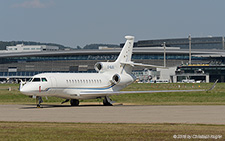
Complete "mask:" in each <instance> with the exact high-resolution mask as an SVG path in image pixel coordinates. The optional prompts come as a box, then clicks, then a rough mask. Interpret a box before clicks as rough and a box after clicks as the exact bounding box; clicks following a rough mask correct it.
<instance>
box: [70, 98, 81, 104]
mask: <svg viewBox="0 0 225 141" xmlns="http://www.w3.org/2000/svg"><path fill="white" fill-rule="evenodd" d="M70 104H71V106H78V105H79V100H77V99H71V100H70Z"/></svg>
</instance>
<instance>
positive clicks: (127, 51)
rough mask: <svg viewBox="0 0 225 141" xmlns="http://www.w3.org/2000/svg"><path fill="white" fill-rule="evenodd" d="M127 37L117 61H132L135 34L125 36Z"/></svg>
mask: <svg viewBox="0 0 225 141" xmlns="http://www.w3.org/2000/svg"><path fill="white" fill-rule="evenodd" d="M125 38H126V39H127V41H126V43H125V44H124V46H123V49H122V50H121V52H120V55H119V57H118V58H117V60H116V61H115V63H121V62H130V61H131V57H132V52H133V44H134V36H125Z"/></svg>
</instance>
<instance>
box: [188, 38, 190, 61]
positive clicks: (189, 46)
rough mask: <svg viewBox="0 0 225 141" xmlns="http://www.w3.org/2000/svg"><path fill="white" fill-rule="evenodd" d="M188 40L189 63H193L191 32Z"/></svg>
mask: <svg viewBox="0 0 225 141" xmlns="http://www.w3.org/2000/svg"><path fill="white" fill-rule="evenodd" d="M188 40H189V64H191V34H189V36H188Z"/></svg>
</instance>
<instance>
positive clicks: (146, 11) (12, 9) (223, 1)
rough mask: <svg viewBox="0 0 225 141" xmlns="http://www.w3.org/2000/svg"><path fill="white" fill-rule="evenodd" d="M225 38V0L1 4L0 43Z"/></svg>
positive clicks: (14, 0) (8, 0) (11, 0)
mask: <svg viewBox="0 0 225 141" xmlns="http://www.w3.org/2000/svg"><path fill="white" fill-rule="evenodd" d="M189 34H191V36H192V37H206V36H225V0H0V41H21V40H22V41H37V42H44V43H57V44H62V45H64V46H70V47H76V46H81V47H83V46H85V45H87V44H92V43H104V44H120V43H123V42H125V38H124V36H126V35H133V36H135V41H138V40H151V39H165V38H186V37H188V35H189Z"/></svg>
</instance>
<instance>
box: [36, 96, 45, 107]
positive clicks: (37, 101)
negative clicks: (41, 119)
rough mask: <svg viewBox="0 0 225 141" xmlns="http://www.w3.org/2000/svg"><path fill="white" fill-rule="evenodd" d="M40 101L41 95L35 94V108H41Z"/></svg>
mask: <svg viewBox="0 0 225 141" xmlns="http://www.w3.org/2000/svg"><path fill="white" fill-rule="evenodd" d="M42 102H43V100H42V97H41V96H36V104H37V108H41V103H42Z"/></svg>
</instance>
